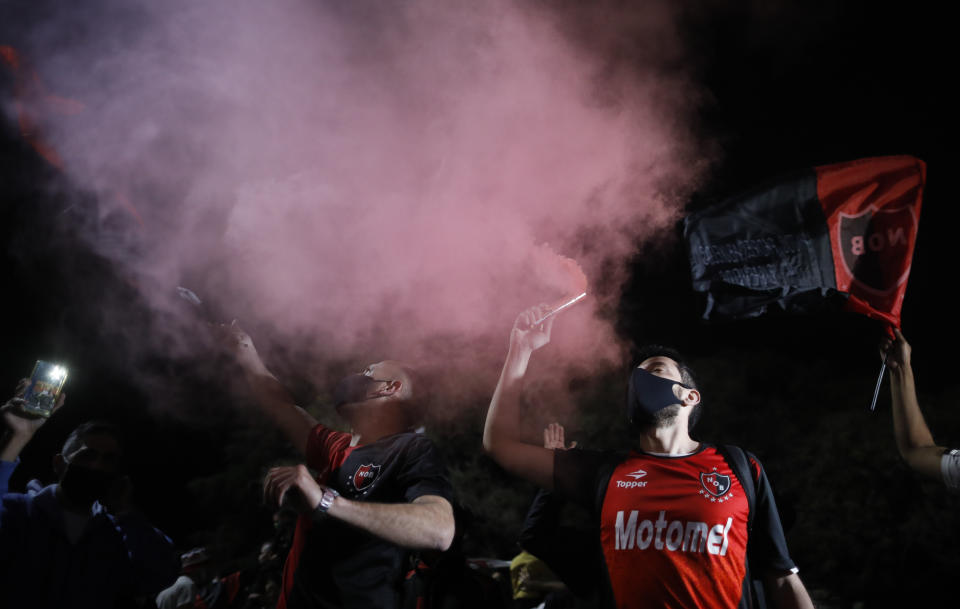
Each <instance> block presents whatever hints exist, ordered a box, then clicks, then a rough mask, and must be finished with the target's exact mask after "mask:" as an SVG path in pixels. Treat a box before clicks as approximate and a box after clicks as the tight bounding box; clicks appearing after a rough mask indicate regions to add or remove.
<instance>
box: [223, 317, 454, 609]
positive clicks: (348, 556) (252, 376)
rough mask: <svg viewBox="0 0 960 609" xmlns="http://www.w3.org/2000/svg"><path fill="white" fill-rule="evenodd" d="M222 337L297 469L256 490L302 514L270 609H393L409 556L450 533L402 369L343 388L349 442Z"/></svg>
mask: <svg viewBox="0 0 960 609" xmlns="http://www.w3.org/2000/svg"><path fill="white" fill-rule="evenodd" d="M230 333H231V336H232V337H233V345H234V346H235V353H236V357H237V361H238V362H239V363H240V365H241V367H242V368H243V371H244V374H245V376H246V378H247V380H248V381H249V383H250V387H251V389H252V390H253V392H254V394H255V396H256V398H257V402H258V403H259V405H260V407H261V409H262V410H263V411H264V412H265V413H266V414H267V415H268V416H270V417H271V418H272V419H273V420H274V422H275V423H276V424H277V425H278V426H279V427H280V429H281V430H282V431H283V432H284V433H285V434H286V436H287V437H288V438H289V439H290V441H291V442H292V443H293V444H294V446H296V447H297V448H298V449H299V450H300V451H301V452H302V453H303V454H304V456H305V459H306V464H305V465H297V466H291V467H275V468H273V469H271V470H270V472H269V473H268V474H267V477H266V480H265V481H264V494H265V496H266V497H267V498H268V499H270V500H273V501H275V502H277V503H278V504H280V503H284V504H288V505H293V506H294V507H295V508H296V509H298V511H299V512H300V514H301V515H300V518H299V520H298V522H297V529H296V532H295V534H294V540H293V547H292V548H291V549H290V553H289V555H288V557H287V561H286V564H285V566H284V573H283V586H282V589H281V594H280V600H279V603H278V605H277V607H278V608H279V609H284V608H287V607H289V608H291V609H300V608H302V607H323V608H327V607H378V608H381V607H382V608H392V607H396V606H397V604H398V600H399V599H398V591H399V587H400V583H401V580H402V577H403V575H404V573H403V570H404V567H405V566H406V556H407V553H408V551H409V550H446V549H447V548H449V547H450V544H451V543H452V541H453V535H454V529H455V527H454V517H453V507H452V500H453V493H452V489H451V486H450V483H449V481H448V480H447V478H446V474H445V471H444V468H443V465H442V463H441V461H440V458H439V456H438V454H437V450H436V448H435V447H434V445H433V443H432V442H431V441H430V440H429V439H427V438H426V437H425V436H423V435H422V434H417V433H414V432H412V431H410V429H412V427H413V426H414V423H415V413H416V400H415V391H416V387H415V386H414V382H413V376H412V374H411V373H410V371H409V369H407V368H406V367H405V366H404V365H402V364H400V363H398V362H394V361H383V362H379V363H376V364H371V365H370V366H368V367H367V368H366V369H365V370H364V371H363V372H362V373H360V374H355V375H350V376H349V377H347V378H345V379H343V380H342V381H341V382H340V384H339V385H338V386H337V390H336V394H337V395H336V402H337V404H336V405H337V409H338V412H340V414H341V415H342V416H343V417H344V418H345V419H346V420H347V421H348V422H349V423H350V426H351V431H352V433H344V432H338V431H333V430H331V429H329V428H327V427H325V426H323V425H320V424H319V423H318V422H317V421H316V420H315V419H314V418H313V417H312V416H311V415H310V414H309V413H307V412H306V411H305V410H303V409H302V408H300V407H298V406H296V405H295V404H294V403H293V399H292V398H291V397H290V395H289V394H288V393H287V391H286V390H285V389H284V388H283V387H282V386H281V385H280V383H279V382H278V381H277V379H276V377H274V376H273V375H272V374H271V373H270V371H269V370H267V368H266V366H265V365H264V364H263V362H262V361H261V359H260V357H259V355H258V354H257V351H256V348H255V347H254V345H253V341H252V340H251V339H250V337H249V336H248V335H247V334H246V333H245V332H243V331H242V330H240V329H239V328H237V327H235V326H231V328H230ZM308 467H309V468H311V469H313V470H314V471H315V472H316V476H314V475H313V474H311V472H310V470H308Z"/></svg>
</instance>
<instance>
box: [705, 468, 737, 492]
mask: <svg viewBox="0 0 960 609" xmlns="http://www.w3.org/2000/svg"><path fill="white" fill-rule="evenodd" d="M700 486H701V487H703V490H702V491H700V494H703V491H706V492H707V493H708V494H709V495H711V496H713V497H723V496H724V495H726V494H727V491H729V490H730V476H726V475H724V474H720V473H717V472H715V471H714V472H709V473H705V472H700Z"/></svg>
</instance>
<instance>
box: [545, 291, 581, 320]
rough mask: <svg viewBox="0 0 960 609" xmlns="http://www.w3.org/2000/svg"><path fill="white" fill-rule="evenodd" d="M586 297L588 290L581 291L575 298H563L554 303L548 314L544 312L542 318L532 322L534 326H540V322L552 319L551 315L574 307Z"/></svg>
mask: <svg viewBox="0 0 960 609" xmlns="http://www.w3.org/2000/svg"><path fill="white" fill-rule="evenodd" d="M586 297H587V293H586V292H581V293H580V294H579V295H577V296H574V297H573V298H565V299H563V300H560V301H558V302H557V303H556V304H554V306H552V307H550V311H549V312H547V313H546V314H544V315H543V316H542V317H540V319H538V320H536V321H535V322H533V324H531V325H533V326H539V325H540V324H542V323H543V322H545V321H546V320H548V319H550V318H551V317H553V316H554V315H556V314H557V313H559V312H560V311H563V310H564V309H567V308H569V307H572V306H573V305H575V304H577V303H578V302H580V301H581V300H583V299H584V298H586Z"/></svg>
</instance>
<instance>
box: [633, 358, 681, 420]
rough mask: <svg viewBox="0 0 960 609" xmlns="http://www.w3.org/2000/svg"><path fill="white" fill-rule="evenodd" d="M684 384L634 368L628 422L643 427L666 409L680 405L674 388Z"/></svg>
mask: <svg viewBox="0 0 960 609" xmlns="http://www.w3.org/2000/svg"><path fill="white" fill-rule="evenodd" d="M674 385H680V386H681V387H684V388H686V389H689V387H687V386H686V385H684V384H682V383H677V382H676V381H673V380H670V379H665V378H662V377H659V376H657V375H655V374H652V373H650V372H647V371H646V370H644V369H643V368H634V369H633V373H631V374H630V381H629V383H627V420H629V421H630V423H631V424H633V425H642V424H644V423H647V422H649V421H651V420H653V417H654V416H655V415H656V414H657V413H658V412H660V411H661V410H663V409H664V408H666V407H667V406H673V405H674V404H679V403H680V398H678V397H677V396H675V395H674V394H673V386H674Z"/></svg>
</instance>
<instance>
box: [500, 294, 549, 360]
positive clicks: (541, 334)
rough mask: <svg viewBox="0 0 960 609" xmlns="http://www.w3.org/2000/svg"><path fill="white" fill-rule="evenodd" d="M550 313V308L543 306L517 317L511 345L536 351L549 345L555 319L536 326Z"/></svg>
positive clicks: (511, 336)
mask: <svg viewBox="0 0 960 609" xmlns="http://www.w3.org/2000/svg"><path fill="white" fill-rule="evenodd" d="M549 312H550V307H549V306H548V305H545V304H541V305H538V306H535V307H530V308H529V309H527V310H525V311H523V312H522V313H520V315H517V319H516V320H515V321H514V322H513V329H512V330H511V331H510V344H511V345H512V346H514V347H519V348H521V349H527V350H530V351H536V350H537V349H539V348H540V347H543V346H544V345H546V344H547V343H549V342H550V329H551V328H552V327H553V320H554V318H553V317H550V318H548V319H547V320H545V321H544V322H543V323H540V324H535V322H536V321H537V320H538V319H542V318H543V317H544V316H545V315H546V314H547V313H549Z"/></svg>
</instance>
